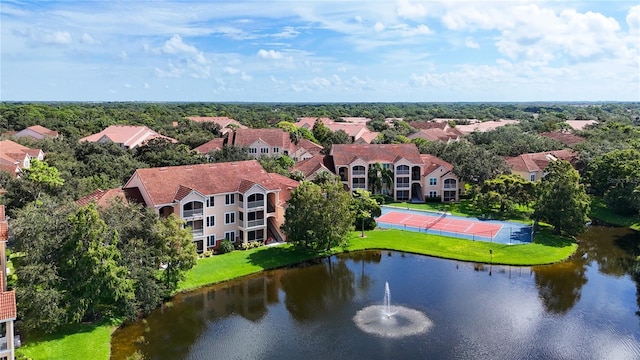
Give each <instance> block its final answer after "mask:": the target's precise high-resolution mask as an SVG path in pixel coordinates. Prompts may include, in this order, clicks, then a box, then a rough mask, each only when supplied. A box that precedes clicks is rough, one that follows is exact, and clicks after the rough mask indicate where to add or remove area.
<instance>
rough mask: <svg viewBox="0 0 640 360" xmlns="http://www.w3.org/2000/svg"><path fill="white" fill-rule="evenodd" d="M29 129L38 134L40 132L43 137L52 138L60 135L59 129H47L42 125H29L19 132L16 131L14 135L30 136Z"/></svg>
mask: <svg viewBox="0 0 640 360" xmlns="http://www.w3.org/2000/svg"><path fill="white" fill-rule="evenodd" d="M27 130H31V131H32V132H34V133H36V134H40V135H42V136H43V137H50V138H56V137H58V132H57V131H54V130H50V129H47V128H46V127H44V126H40V125H33V126H29V127H27V128H25V129H22V130H20V131H18V132H17V133H15V135H14V136H15V137H22V136H29V132H28V131H27Z"/></svg>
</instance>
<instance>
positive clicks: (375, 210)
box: [352, 189, 382, 236]
mask: <svg viewBox="0 0 640 360" xmlns="http://www.w3.org/2000/svg"><path fill="white" fill-rule="evenodd" d="M352 206H353V212H354V214H355V222H354V227H355V228H356V229H357V228H360V229H361V231H362V236H364V231H365V230H373V229H375V228H376V226H377V224H376V219H375V218H376V217H378V216H380V215H381V214H382V209H381V208H380V204H378V202H377V201H376V200H375V199H374V198H372V197H371V193H370V192H368V191H366V190H362V189H358V190H356V191H355V192H354V193H353V205H352Z"/></svg>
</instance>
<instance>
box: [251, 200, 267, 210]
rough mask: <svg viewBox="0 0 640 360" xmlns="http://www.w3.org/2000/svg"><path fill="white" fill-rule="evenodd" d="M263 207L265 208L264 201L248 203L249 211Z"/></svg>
mask: <svg viewBox="0 0 640 360" xmlns="http://www.w3.org/2000/svg"><path fill="white" fill-rule="evenodd" d="M263 206H264V201H262V200H260V201H249V202H247V209H253V208H257V207H263Z"/></svg>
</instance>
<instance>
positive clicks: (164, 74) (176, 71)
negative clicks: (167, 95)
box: [154, 61, 184, 79]
mask: <svg viewBox="0 0 640 360" xmlns="http://www.w3.org/2000/svg"><path fill="white" fill-rule="evenodd" d="M167 67H168V69H167V70H163V69H160V68H155V69H154V71H155V73H156V76H158V77H160V78H169V79H176V78H180V77H182V75H183V74H184V69H181V68H179V67H177V66H175V65H174V64H173V62H171V61H169V64H168V65H167Z"/></svg>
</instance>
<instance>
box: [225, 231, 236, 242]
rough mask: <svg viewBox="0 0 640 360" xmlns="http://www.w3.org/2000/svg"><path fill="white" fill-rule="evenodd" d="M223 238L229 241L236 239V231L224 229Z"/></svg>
mask: <svg viewBox="0 0 640 360" xmlns="http://www.w3.org/2000/svg"><path fill="white" fill-rule="evenodd" d="M224 239H225V240H229V241H236V232H235V231H226V232H225V233H224Z"/></svg>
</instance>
